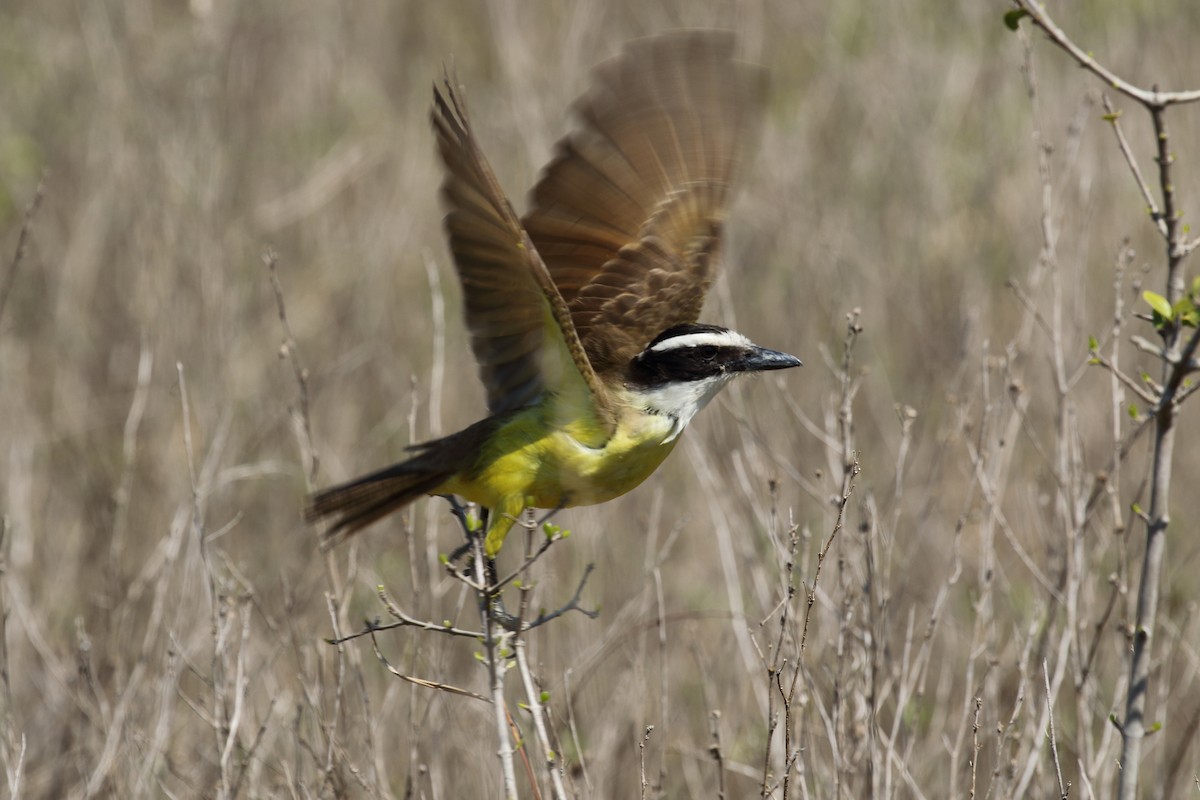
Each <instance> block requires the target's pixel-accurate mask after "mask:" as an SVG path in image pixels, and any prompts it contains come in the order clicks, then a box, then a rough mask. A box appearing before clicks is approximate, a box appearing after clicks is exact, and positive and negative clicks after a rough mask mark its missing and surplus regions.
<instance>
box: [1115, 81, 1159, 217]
mask: <svg viewBox="0 0 1200 800" xmlns="http://www.w3.org/2000/svg"><path fill="white" fill-rule="evenodd" d="M1100 98H1101V102H1103V103H1104V118H1105V119H1106V120H1108V122H1109V124H1110V125H1112V129H1113V133H1114V134H1116V136H1117V146H1118V147H1119V148H1121V155H1123V156H1125V163H1126V164H1128V165H1129V169H1130V171H1132V172H1133V180H1134V182H1135V183H1137V186H1138V189H1139V190H1140V191H1141V193H1142V199H1143V200H1145V201H1146V208H1148V209H1149V210H1150V219H1152V220H1154V224H1155V226H1156V227H1157V228H1158V231H1159V233H1161V234H1162V235H1163V236H1166V235H1167V223H1166V222H1165V221H1163V217H1162V212H1160V211H1159V210H1158V202H1157V201H1156V200H1155V199H1154V195H1153V194H1152V193H1151V192H1150V185H1149V184H1148V183H1146V179H1145V178H1143V177H1142V170H1141V168H1139V167H1138V163H1137V159H1136V158H1134V156H1133V150H1132V149H1131V148H1130V147H1129V141H1128V140H1127V139H1126V138H1125V131H1124V130H1122V128H1121V112H1120V111H1118V110H1116V109H1115V108H1114V107H1113V104H1112V101H1111V100H1109V99H1108V95H1107V94H1101V95H1100Z"/></svg>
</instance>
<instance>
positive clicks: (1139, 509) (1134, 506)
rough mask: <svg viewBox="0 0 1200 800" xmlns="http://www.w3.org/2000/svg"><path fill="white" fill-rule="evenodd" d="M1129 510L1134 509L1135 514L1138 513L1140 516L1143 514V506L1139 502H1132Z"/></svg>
mask: <svg viewBox="0 0 1200 800" xmlns="http://www.w3.org/2000/svg"><path fill="white" fill-rule="evenodd" d="M1129 510H1130V511H1132V512H1133V513H1134V514H1137V515H1138V516H1139V517H1140V516H1142V507H1141V506H1139V505H1138V504H1137V503H1130V504H1129Z"/></svg>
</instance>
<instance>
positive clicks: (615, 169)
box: [523, 31, 763, 373]
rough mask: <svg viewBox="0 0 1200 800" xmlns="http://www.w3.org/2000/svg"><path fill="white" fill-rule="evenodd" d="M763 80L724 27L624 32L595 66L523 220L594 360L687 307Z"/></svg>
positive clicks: (688, 311)
mask: <svg viewBox="0 0 1200 800" xmlns="http://www.w3.org/2000/svg"><path fill="white" fill-rule="evenodd" d="M762 88H763V79H762V72H761V70H759V69H758V68H756V67H751V66H749V65H747V64H744V63H741V62H737V61H735V60H734V41H733V35H732V34H731V33H728V32H718V31H695V32H683V33H674V34H668V35H666V36H661V37H658V38H654V39H648V40H642V41H638V42H634V43H633V44H631V45H630V46H629V47H628V48H627V49H626V50H625V52H624V53H622V54H621V55H620V56H618V57H616V58H614V59H612V60H611V61H608V62H606V63H604V64H602V65H601V66H600V67H598V68H597V69H596V74H595V80H594V85H593V86H592V88H591V89H590V90H589V91H588V93H587V94H585V95H584V96H583V97H582V98H581V99H580V100H579V101H578V103H577V104H576V110H577V111H578V113H579V115H580V117H581V118H582V122H583V125H582V126H581V128H580V129H579V130H577V131H575V132H574V133H572V134H571V135H569V136H567V137H566V138H565V139H563V140H562V141H561V142H559V144H558V148H557V152H556V155H555V158H554V159H553V160H552V161H551V163H550V164H549V166H547V168H546V170H545V173H544V174H543V176H542V178H541V180H540V181H539V182H538V184H537V186H535V187H534V189H533V192H532V197H531V203H530V206H531V208H530V211H529V213H528V214H526V215H525V218H524V220H523V222H524V224H525V229H526V230H527V231H529V236H530V238H532V240H533V242H534V244H535V245H536V247H537V249H538V252H539V253H540V254H541V256H542V258H543V259H544V260H545V263H546V266H547V268H548V269H549V270H550V274H551V275H552V276H553V278H554V282H555V284H556V285H557V287H558V290H559V292H560V293H561V295H562V297H563V298H564V299H565V300H566V302H567V306H568V308H569V309H570V312H571V316H572V318H573V320H574V323H575V329H576V331H577V332H578V334H579V338H580V340H581V341H582V342H583V346H584V349H585V350H586V351H587V354H588V357H589V359H590V361H591V364H592V366H593V367H594V368H595V370H596V371H597V372H599V373H606V372H609V371H613V370H619V369H622V368H623V367H624V366H625V365H626V364H628V363H629V361H630V359H632V358H633V357H634V356H635V355H636V354H637V353H639V352H641V350H642V349H643V348H644V347H645V346H646V345H647V344H649V342H650V340H651V339H653V338H654V337H655V336H656V335H658V334H659V333H661V332H662V331H663V330H665V329H666V328H669V327H671V326H673V325H678V324H680V323H684V322H694V321H695V320H696V319H697V318H698V317H699V315H700V310H701V307H702V306H703V304H704V295H705V293H706V292H707V291H708V287H709V285H710V284H711V283H712V280H713V277H714V275H715V271H716V265H717V262H718V252H719V249H720V236H721V225H722V222H723V220H724V217H725V212H726V205H727V203H728V196H729V185H730V180H731V178H732V176H733V173H734V171H735V168H736V165H737V157H738V152H739V147H740V145H741V144H742V142H743V140H744V139H745V138H746V136H747V133H748V130H749V128H750V127H752V122H753V121H755V120H756V119H757V115H758V111H759V109H760V107H761V97H762Z"/></svg>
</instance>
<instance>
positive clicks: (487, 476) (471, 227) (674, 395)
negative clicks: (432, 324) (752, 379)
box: [305, 31, 800, 556]
mask: <svg viewBox="0 0 1200 800" xmlns="http://www.w3.org/2000/svg"><path fill="white" fill-rule="evenodd" d="M762 83H763V81H762V77H761V72H760V70H758V69H757V68H755V67H751V66H749V65H747V64H744V63H742V62H739V61H737V60H736V59H735V56H734V42H733V36H732V35H731V34H729V33H725V32H713V31H704V32H682V33H672V34H668V35H664V36H659V37H656V38H652V39H646V40H641V41H637V42H634V43H632V44H630V45H629V46H628V47H626V49H625V51H624V52H623V53H622V54H621V55H619V56H617V57H616V58H613V59H612V60H610V61H608V62H606V63H604V64H602V65H601V66H600V67H598V68H597V69H596V71H595V77H594V83H593V86H592V87H591V89H590V90H589V91H588V92H587V93H586V94H585V95H584V96H583V97H582V98H580V100H579V101H578V103H577V105H576V110H577V111H578V114H579V117H580V118H581V121H582V124H581V125H580V126H579V127H578V129H577V130H575V131H574V132H573V133H571V134H570V135H568V136H567V137H566V138H564V139H563V140H562V141H561V142H559V144H558V147H557V151H556V154H555V156H554V158H553V160H552V161H551V162H550V164H549V165H548V166H547V167H546V169H545V171H544V173H543V175H542V177H541V179H540V180H539V181H538V183H537V185H536V186H535V187H534V188H533V192H532V194H531V200H530V209H529V211H528V212H527V213H526V214H525V216H524V217H518V216H517V214H516V212H515V211H514V210H513V207H512V204H511V203H509V201H508V199H507V198H506V197H505V196H504V193H503V191H502V190H501V189H500V185H499V183H497V181H496V177H495V175H494V174H493V173H492V170H491V167H489V166H488V162H487V159H486V158H484V155H483V151H482V150H481V149H480V147H479V144H478V142H477V141H476V138H475V134H474V133H473V132H472V131H471V125H470V121H469V119H468V118H467V111H466V107H465V105H464V103H463V100H462V98H461V97H460V96H459V94H458V91H457V90H456V88H455V87H454V86H453V85H452V84H451V83H450V82H449V81H446V82H445V85H444V87H443V89H441V90H439V89H438V88H437V87H436V86H435V87H434V107H433V113H432V118H433V127H434V131H435V133H436V136H437V143H438V150H439V151H440V153H441V156H442V160H443V162H444V163H445V167H446V177H445V181H444V183H443V185H442V195H443V198H444V201H445V204H446V206H447V208H448V213H447V216H446V230H447V233H448V236H449V239H450V250H451V252H452V253H453V255H454V263H455V265H456V267H457V270H458V277H459V280H460V281H461V283H462V289H463V297H464V306H465V308H464V317H465V321H466V324H467V328H468V329H469V331H470V334H471V347H472V349H473V351H474V354H475V359H476V361H478V362H479V373H480V377H481V378H482V380H483V383H484V385H485V386H486V388H487V404H488V411H489V414H490V415H489V416H488V417H487V418H486V419H483V420H481V421H479V422H476V423H475V424H474V425H471V426H470V427H468V428H466V429H464V430H462V431H459V432H458V433H455V434H452V435H450V436H447V437H445V438H443V439H438V440H436V441H431V442H426V443H424V444H419V445H416V446H414V447H412V448H410V449H411V451H412V456H411V457H410V458H409V459H408V460H406V461H402V462H400V463H399V464H395V465H393V466H390V467H387V468H385V469H382V470H379V471H378V472H374V473H371V474H369V475H366V476H364V477H361V478H358V479H357V480H354V481H351V482H349V483H345V484H342V485H341V486H335V487H333V488H330V489H326V490H324V491H321V492H318V493H316V494H314V495H313V496H312V497H311V498H310V504H309V506H308V508H307V509H306V512H305V516H306V518H307V519H308V520H309V521H315V520H319V519H325V518H329V519H330V520H331V525H330V527H329V529H328V531H327V539H326V541H327V542H334V541H337V540H339V539H341V538H343V537H345V536H347V535H349V534H350V533H353V532H354V531H357V530H359V529H360V528H363V527H366V526H367V525H369V524H371V523H372V522H375V521H376V520H378V519H380V518H381V517H383V516H385V515H387V514H390V513H391V512H393V511H396V510H398V509H400V508H402V507H404V506H405V505H407V504H408V503H410V502H412V501H413V500H415V499H417V498H418V497H420V496H421V495H425V494H456V495H460V496H462V497H465V498H466V499H468V500H471V501H473V502H475V503H478V504H480V505H481V506H484V507H485V508H487V509H489V510H490V517H489V522H488V530H487V539H486V550H487V553H488V555H489V556H494V555H495V554H496V553H497V552H498V551H499V549H500V547H501V545H502V544H503V543H504V537H505V536H506V535H507V534H508V531H509V529H510V528H511V527H512V525H513V523H514V521H515V520H516V519H517V518H518V517H519V516H520V514H521V512H522V511H523V510H524V509H526V508H528V507H538V508H562V507H569V506H576V505H589V504H593V503H602V502H604V501H606V500H611V499H612V498H614V497H617V496H619V495H622V494H624V493H625V492H628V491H629V490H630V489H633V488H634V487H635V486H637V485H638V484H640V483H641V482H642V481H643V480H644V479H645V478H646V477H647V476H648V475H649V474H650V473H651V472H653V471H654V470H655V469H656V468H657V467H658V465H659V464H661V463H662V461H663V459H664V458H666V457H667V454H668V453H670V452H671V450H672V449H673V448H674V447H675V443H676V442H677V441H678V437H679V435H680V433H682V431H683V429H684V427H685V426H686V425H687V424H688V422H689V421H690V420H691V418H692V416H693V415H694V414H695V413H696V412H697V411H699V410H700V409H701V408H703V407H704V406H705V405H706V404H707V403H708V402H709V401H710V400H711V399H712V398H713V397H714V396H715V395H716V394H717V392H719V391H720V390H721V388H722V387H723V386H725V384H727V383H728V382H729V381H730V380H731V379H733V378H734V377H735V376H737V375H738V374H740V373H744V372H758V371H762V370H771V369H786V368H788V367H795V366H799V365H800V360H799V359H797V358H795V357H794V356H790V355H787V354H785V353H780V352H776V351H774V350H767V349H765V348H762V347H759V346H757V345H755V344H754V343H752V342H751V341H750V340H749V339H747V338H746V337H745V336H742V335H741V334H739V333H736V332H734V331H731V330H727V329H725V328H722V327H719V326H716V325H703V324H698V323H697V321H696V320H697V318H698V317H699V315H700V310H701V307H702V305H703V304H704V295H705V292H706V291H707V290H708V287H709V286H710V284H711V283H712V281H713V277H714V275H715V272H716V269H717V264H718V260H719V250H720V243H721V229H722V225H723V224H724V220H725V215H726V206H727V203H728V199H729V193H730V181H731V179H732V177H733V174H734V172H735V170H736V167H737V163H738V155H739V149H740V147H741V146H742V145H743V144H744V142H745V139H746V137H747V134H748V132H749V130H750V129H751V128H752V127H754V122H755V120H756V117H757V112H758V110H759V108H760V96H761V87H762Z"/></svg>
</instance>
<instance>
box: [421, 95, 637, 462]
mask: <svg viewBox="0 0 1200 800" xmlns="http://www.w3.org/2000/svg"><path fill="white" fill-rule="evenodd" d="M433 127H434V131H435V133H436V135H437V141H438V150H439V152H440V153H441V156H442V161H443V163H444V164H445V166H446V177H445V181H444V182H443V184H442V197H443V200H444V202H445V204H446V206H447V209H448V213H447V215H446V219H445V226H446V232H447V235H448V237H449V240H450V250H451V252H452V253H453V255H454V263H455V267H456V268H457V270H458V277H459V280H460V282H461V284H462V289H463V307H464V308H463V312H464V314H463V315H464V318H465V320H466V324H467V328H468V330H469V332H470V336H471V349H472V351H473V352H474V354H475V359H476V361H477V362H478V364H479V374H480V378H481V379H482V380H483V383H484V386H485V387H486V389H487V399H488V409H489V411H491V413H492V414H502V413H505V412H509V411H513V410H516V409H519V408H523V407H525V406H528V405H531V404H533V403H535V402H536V401H537V400H538V399H539V398H541V397H542V396H543V395H544V394H546V393H547V392H554V393H557V394H560V395H571V396H573V397H574V399H575V400H576V403H575V404H574V405H575V406H583V407H584V408H586V407H590V408H591V409H592V410H593V411H594V412H595V414H594V419H593V420H592V422H594V423H595V424H594V425H593V426H592V428H591V429H592V430H593V431H595V432H596V434H597V435H598V436H600V437H601V438H603V437H604V436H607V435H608V434H609V433H611V430H612V427H613V425H614V423H615V420H614V418H613V416H612V413H611V411H610V409H609V400H608V397H607V394H606V393H605V391H604V387H603V385H602V384H601V383H600V381H599V380H598V378H597V377H596V373H595V371H594V370H593V369H592V366H591V363H590V362H589V361H588V357H587V354H586V352H585V351H584V348H583V345H582V343H581V341H580V339H579V336H578V334H577V333H576V331H575V325H574V322H573V321H572V319H571V314H570V311H569V309H568V308H567V304H566V302H565V301H564V300H563V298H562V295H561V294H560V293H559V291H558V289H557V287H556V286H555V284H554V280H553V278H552V277H551V276H550V273H549V271H548V270H547V269H546V265H545V263H544V262H543V261H542V259H541V256H539V254H538V251H537V249H536V248H535V247H534V244H533V242H532V241H531V240H530V238H529V236H528V234H526V232H525V229H524V228H523V227H522V225H521V221H520V219H519V218H518V217H517V215H516V212H515V211H514V210H513V208H512V205H511V204H510V203H509V201H508V199H507V198H506V197H505V195H504V192H503V190H502V189H501V188H500V184H499V182H498V181H497V180H496V177H495V174H494V173H493V172H492V169H491V166H490V165H489V164H488V163H487V159H486V158H485V157H484V155H483V151H482V150H481V149H480V148H479V145H478V143H477V142H476V140H475V136H474V134H473V133H472V131H471V127H470V122H469V119H468V117H467V113H466V107H465V105H464V103H463V101H462V98H461V97H460V96H459V95H458V93H457V91H456V90H455V88H454V86H453V85H452V84H451V83H450V81H449V80H446V81H445V83H444V87H443V90H439V89H438V87H436V86H435V87H434V106H433ZM564 365H569V368H565V369H564ZM584 429H585V430H586V429H587V426H586V425H585V426H584Z"/></svg>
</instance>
